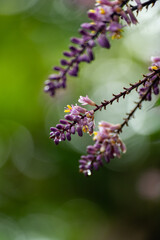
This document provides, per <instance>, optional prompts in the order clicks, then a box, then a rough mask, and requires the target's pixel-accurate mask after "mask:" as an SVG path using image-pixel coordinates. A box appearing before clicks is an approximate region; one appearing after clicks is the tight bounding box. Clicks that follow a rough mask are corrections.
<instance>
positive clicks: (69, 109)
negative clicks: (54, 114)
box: [64, 105, 72, 113]
mask: <svg viewBox="0 0 160 240" xmlns="http://www.w3.org/2000/svg"><path fill="white" fill-rule="evenodd" d="M67 107H68V109H65V110H64V112H66V113H68V112H70V111H71V110H72V107H71V106H70V105H67Z"/></svg>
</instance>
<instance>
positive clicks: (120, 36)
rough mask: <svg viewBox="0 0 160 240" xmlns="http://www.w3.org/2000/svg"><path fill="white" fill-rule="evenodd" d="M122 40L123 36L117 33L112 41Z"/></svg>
mask: <svg viewBox="0 0 160 240" xmlns="http://www.w3.org/2000/svg"><path fill="white" fill-rule="evenodd" d="M121 38H122V35H121V34H120V33H115V34H113V35H112V40H114V39H121Z"/></svg>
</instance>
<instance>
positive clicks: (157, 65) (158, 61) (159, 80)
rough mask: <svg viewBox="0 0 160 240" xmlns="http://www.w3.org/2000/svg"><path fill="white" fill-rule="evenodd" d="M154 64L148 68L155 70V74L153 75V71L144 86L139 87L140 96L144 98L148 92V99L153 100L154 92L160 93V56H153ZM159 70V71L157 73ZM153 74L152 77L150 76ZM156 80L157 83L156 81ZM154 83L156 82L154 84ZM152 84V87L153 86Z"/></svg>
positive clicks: (151, 70)
mask: <svg viewBox="0 0 160 240" xmlns="http://www.w3.org/2000/svg"><path fill="white" fill-rule="evenodd" d="M151 62H152V65H151V66H150V67H149V68H148V69H149V70H150V72H152V73H153V72H155V74H154V75H153V76H152V73H151V74H149V75H148V81H146V83H145V84H144V87H142V88H140V89H139V91H138V92H139V96H140V97H141V98H142V97H144V96H145V95H146V94H147V95H146V98H145V100H146V101H151V100H152V92H153V93H154V94H155V95H158V94H159V85H160V77H159V71H158V70H160V57H158V56H157V57H151ZM156 71H157V73H156ZM150 76H152V77H150ZM154 82H155V83H154ZM153 83H154V84H153ZM152 84H153V86H152ZM151 86H152V87H151Z"/></svg>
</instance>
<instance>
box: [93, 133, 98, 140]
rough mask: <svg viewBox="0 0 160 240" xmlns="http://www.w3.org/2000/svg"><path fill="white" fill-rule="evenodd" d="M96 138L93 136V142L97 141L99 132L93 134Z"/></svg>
mask: <svg viewBox="0 0 160 240" xmlns="http://www.w3.org/2000/svg"><path fill="white" fill-rule="evenodd" d="M93 134H94V136H93V141H95V140H97V134H98V132H93Z"/></svg>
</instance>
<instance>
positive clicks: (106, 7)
mask: <svg viewBox="0 0 160 240" xmlns="http://www.w3.org/2000/svg"><path fill="white" fill-rule="evenodd" d="M135 2H136V4H137V6H138V10H140V9H141V7H142V4H141V2H140V0H135ZM123 7H127V10H124V9H123ZM88 17H89V19H90V20H91V22H88V23H83V24H81V28H80V30H79V33H80V34H81V37H79V38H77V37H73V38H71V43H72V44H75V45H76V46H73V45H71V46H70V47H69V50H68V51H65V52H63V55H64V56H65V57H67V60H66V59H62V60H61V61H60V64H61V66H60V67H58V66H56V67H55V68H54V70H56V71H58V74H52V75H50V76H49V78H48V79H49V80H48V81H46V82H45V88H44V91H45V92H48V93H50V95H51V96H53V95H54V94H55V93H56V91H57V90H58V89H60V88H65V87H66V80H67V75H70V76H74V77H77V76H78V73H79V64H80V63H81V62H86V63H90V62H91V61H93V60H94V54H93V47H95V46H96V42H98V44H99V45H100V46H101V47H102V48H106V49H109V48H110V46H111V44H110V40H109V39H108V37H110V36H111V37H112V39H120V38H121V37H122V35H121V32H122V28H123V27H124V26H125V25H122V24H121V23H120V21H121V19H123V21H124V22H125V23H126V24H127V25H130V24H131V23H133V24H136V23H137V19H136V17H135V16H134V14H133V11H132V7H129V6H127V2H126V3H125V4H123V1H119V0H113V1H109V0H101V1H100V0H99V1H96V4H95V8H94V9H90V10H89V11H88Z"/></svg>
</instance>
